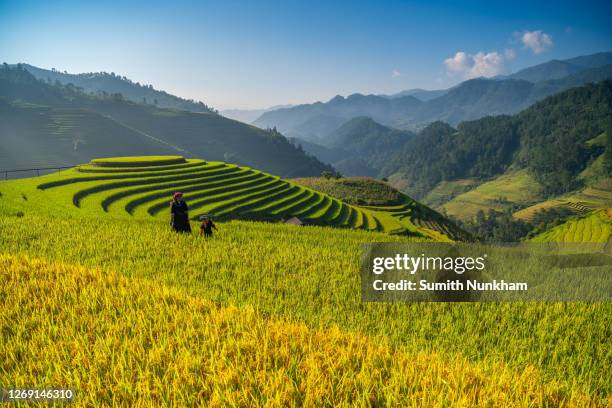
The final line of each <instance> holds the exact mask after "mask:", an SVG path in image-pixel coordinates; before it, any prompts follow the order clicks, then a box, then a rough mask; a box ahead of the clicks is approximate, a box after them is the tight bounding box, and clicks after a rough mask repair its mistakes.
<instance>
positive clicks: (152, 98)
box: [21, 64, 214, 112]
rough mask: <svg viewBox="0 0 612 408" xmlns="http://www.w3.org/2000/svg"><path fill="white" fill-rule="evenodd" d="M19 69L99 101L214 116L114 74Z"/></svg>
mask: <svg viewBox="0 0 612 408" xmlns="http://www.w3.org/2000/svg"><path fill="white" fill-rule="evenodd" d="M21 66H22V67H23V68H24V69H25V70H26V71H28V72H29V73H31V74H32V75H34V77H35V78H36V79H40V80H42V81H45V82H47V83H49V84H55V83H56V81H57V83H58V84H61V85H68V84H72V86H74V87H76V88H80V89H81V90H83V91H84V92H85V93H87V94H93V95H98V96H101V97H104V96H108V95H110V94H113V93H120V94H121V95H123V97H124V98H125V99H127V100H129V101H132V102H137V103H143V104H150V105H154V106H157V107H159V108H172V109H180V110H187V111H191V112H214V110H213V109H211V108H210V107H209V106H207V105H206V104H205V103H203V102H201V101H194V100H191V99H184V98H180V97H178V96H175V95H171V94H169V93H167V92H164V91H160V90H158V89H155V88H153V85H146V84H141V83H139V82H133V81H132V80H130V79H128V78H127V77H125V76H121V75H116V74H115V73H114V72H111V73H108V72H88V73H84V74H69V73H67V72H60V71H58V70H55V69H51V70H48V69H42V68H38V67H35V66H33V65H29V64H21Z"/></svg>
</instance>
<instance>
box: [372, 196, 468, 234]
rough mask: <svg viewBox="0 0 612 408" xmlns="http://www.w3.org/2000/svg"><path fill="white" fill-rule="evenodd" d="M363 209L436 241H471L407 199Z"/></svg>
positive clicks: (439, 218) (423, 207) (447, 222)
mask: <svg viewBox="0 0 612 408" xmlns="http://www.w3.org/2000/svg"><path fill="white" fill-rule="evenodd" d="M365 208H367V209H368V210H370V211H374V212H375V213H376V214H377V216H378V217H379V218H382V217H383V216H386V217H389V218H391V219H395V220H397V221H398V222H399V223H400V224H402V225H403V226H404V227H405V228H407V229H412V230H413V231H419V232H421V233H425V234H426V235H427V236H429V237H430V238H433V239H435V240H438V241H445V240H448V239H449V238H450V239H451V240H458V241H469V240H471V237H470V236H469V234H467V233H466V232H465V231H463V230H461V229H460V228H458V227H457V226H456V225H455V224H453V223H452V222H450V221H449V220H448V219H446V218H444V217H442V216H441V215H440V214H438V213H436V212H435V211H433V210H431V209H429V208H427V207H425V206H423V205H422V204H420V203H418V202H417V201H414V200H411V199H409V198H407V197H406V198H405V201H404V203H402V204H398V205H387V206H366V207H365Z"/></svg>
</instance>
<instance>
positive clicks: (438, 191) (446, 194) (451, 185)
mask: <svg viewBox="0 0 612 408" xmlns="http://www.w3.org/2000/svg"><path fill="white" fill-rule="evenodd" d="M478 184H480V182H479V181H478V180H473V179H461V180H453V181H442V182H441V183H440V184H438V185H437V186H436V187H434V189H433V190H431V191H430V192H429V193H427V195H426V196H425V197H424V198H423V202H424V203H425V204H427V205H429V206H431V207H433V208H436V207H439V206H441V205H442V204H444V203H447V202H449V201H451V200H452V199H453V198H455V197H457V196H458V195H459V194H463V193H465V192H467V191H470V190H472V189H474V188H476V187H477V186H478Z"/></svg>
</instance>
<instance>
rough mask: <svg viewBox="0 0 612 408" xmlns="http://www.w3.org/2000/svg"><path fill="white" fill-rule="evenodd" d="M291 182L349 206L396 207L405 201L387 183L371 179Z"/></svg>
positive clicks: (321, 179) (316, 179)
mask: <svg viewBox="0 0 612 408" xmlns="http://www.w3.org/2000/svg"><path fill="white" fill-rule="evenodd" d="M291 181H293V182H295V183H297V184H301V185H303V186H305V187H309V188H313V189H315V190H318V191H321V192H323V193H325V194H329V195H332V196H334V197H337V198H339V199H341V200H342V201H344V202H347V203H349V204H357V205H394V204H399V203H401V202H402V201H403V197H402V196H403V194H402V193H400V192H399V191H397V190H396V189H394V188H393V187H391V186H389V185H388V184H387V183H385V182H382V181H378V180H376V179H373V178H369V177H343V178H340V179H334V178H329V179H328V178H324V177H305V178H297V179H292V180H291Z"/></svg>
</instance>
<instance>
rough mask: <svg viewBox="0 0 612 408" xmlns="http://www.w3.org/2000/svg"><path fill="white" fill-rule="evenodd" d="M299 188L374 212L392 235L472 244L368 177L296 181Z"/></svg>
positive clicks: (440, 219)
mask: <svg viewBox="0 0 612 408" xmlns="http://www.w3.org/2000/svg"><path fill="white" fill-rule="evenodd" d="M293 181H295V182H296V183H298V184H301V185H304V186H307V187H310V188H313V189H315V190H318V191H322V192H324V193H326V194H330V195H332V196H334V197H337V198H339V199H341V200H343V201H347V202H349V203H352V204H358V205H361V206H363V207H364V208H367V209H368V210H369V211H371V212H373V213H374V215H375V216H376V217H377V218H378V219H379V220H381V222H382V223H383V224H384V225H386V226H388V227H387V228H388V229H389V230H390V231H394V232H396V233H397V232H401V231H402V230H407V231H409V232H412V233H421V234H424V235H425V236H428V237H430V238H432V239H434V240H437V241H446V240H448V238H451V239H453V240H469V239H470V237H469V236H468V234H466V233H465V232H464V231H462V230H461V229H459V228H458V227H457V226H456V225H454V224H453V223H452V222H450V221H449V220H447V219H446V218H444V217H443V216H442V215H440V214H438V213H436V212H435V211H433V210H431V209H430V208H428V207H426V206H424V205H423V204H421V203H419V202H417V201H415V200H413V199H412V198H410V197H408V196H406V195H405V194H402V193H401V192H400V191H398V190H396V189H395V188H393V187H392V186H391V185H389V184H388V183H385V182H382V181H378V180H376V179H372V178H369V177H348V178H340V179H326V178H322V177H311V178H300V179H294V180H293Z"/></svg>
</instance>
